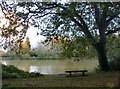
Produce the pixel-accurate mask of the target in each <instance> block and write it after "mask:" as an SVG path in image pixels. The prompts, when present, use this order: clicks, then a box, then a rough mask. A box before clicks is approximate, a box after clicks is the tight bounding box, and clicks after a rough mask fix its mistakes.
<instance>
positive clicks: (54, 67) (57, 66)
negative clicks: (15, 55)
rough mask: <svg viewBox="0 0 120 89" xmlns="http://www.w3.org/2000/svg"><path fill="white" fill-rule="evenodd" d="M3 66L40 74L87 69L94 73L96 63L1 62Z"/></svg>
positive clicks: (69, 61) (85, 61)
mask: <svg viewBox="0 0 120 89" xmlns="http://www.w3.org/2000/svg"><path fill="white" fill-rule="evenodd" d="M2 63H3V64H6V65H7V64H8V65H14V66H16V67H18V68H19V69H22V70H24V71H29V72H40V73H41V74H62V73H65V71H66V70H80V69H87V70H88V71H89V72H91V71H94V69H95V67H97V65H98V61H97V60H95V59H91V60H80V61H78V62H75V61H73V60H2Z"/></svg>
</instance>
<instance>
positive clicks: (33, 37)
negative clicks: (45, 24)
mask: <svg viewBox="0 0 120 89" xmlns="http://www.w3.org/2000/svg"><path fill="white" fill-rule="evenodd" d="M37 32H40V30H38V29H37V28H35V27H33V26H31V27H30V28H29V29H28V31H27V34H26V36H27V37H29V40H30V45H31V47H32V48H35V47H36V46H37V42H41V41H43V40H44V39H45V37H44V36H42V35H37Z"/></svg>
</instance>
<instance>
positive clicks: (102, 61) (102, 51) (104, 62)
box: [95, 42, 110, 71]
mask: <svg viewBox="0 0 120 89" xmlns="http://www.w3.org/2000/svg"><path fill="white" fill-rule="evenodd" d="M95 49H96V51H97V54H98V61H99V66H100V69H101V70H102V71H109V70H110V67H109V64H108V59H107V54H106V44H105V43H102V42H101V43H100V42H99V43H98V44H96V46H95Z"/></svg>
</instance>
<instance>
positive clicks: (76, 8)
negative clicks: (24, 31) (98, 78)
mask: <svg viewBox="0 0 120 89" xmlns="http://www.w3.org/2000/svg"><path fill="white" fill-rule="evenodd" d="M18 6H19V7H24V10H26V11H27V13H25V12H20V11H19V14H20V15H21V14H22V15H21V17H22V16H24V15H25V16H26V14H27V16H28V17H31V20H33V21H32V24H33V25H34V26H38V27H39V28H42V26H41V23H42V22H44V23H45V24H46V26H47V29H42V35H44V36H46V38H47V41H50V40H51V36H60V37H61V38H64V37H66V36H67V37H68V38H69V39H70V40H71V37H76V36H77V37H80V36H83V35H84V36H85V37H86V39H87V41H88V42H89V43H90V44H91V45H92V46H93V47H94V48H95V49H96V51H97V54H98V61H99V65H100V68H101V70H103V71H108V70H109V69H110V68H109V65H108V59H107V54H106V52H107V50H106V36H108V35H109V34H112V33H115V32H117V31H119V30H120V27H119V23H120V22H119V21H120V20H119V19H120V18H119V17H120V10H119V8H120V4H119V3H118V2H117V3H114V2H108V3H104V2H103V3H91V2H85V3H78V2H71V3H57V2H46V3H39V2H30V3H29V2H23V3H18ZM33 7H36V8H34V9H33ZM23 18H24V17H23ZM35 19H36V20H35ZM40 19H43V20H40ZM46 19H47V20H46ZM38 20H40V21H38ZM46 26H45V27H46ZM43 28H44V27H43Z"/></svg>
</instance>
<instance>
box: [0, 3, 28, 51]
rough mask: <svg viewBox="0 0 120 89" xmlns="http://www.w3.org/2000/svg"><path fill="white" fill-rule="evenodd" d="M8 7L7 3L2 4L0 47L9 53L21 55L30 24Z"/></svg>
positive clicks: (0, 5) (0, 9)
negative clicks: (13, 52)
mask: <svg viewBox="0 0 120 89" xmlns="http://www.w3.org/2000/svg"><path fill="white" fill-rule="evenodd" d="M6 5H7V4H6V3H5V2H2V3H0V14H1V18H0V33H1V34H0V38H1V39H0V45H1V46H2V47H3V48H4V49H7V50H8V51H15V52H16V53H20V50H21V47H22V42H23V39H24V37H25V36H26V32H27V28H28V24H27V23H26V22H25V21H24V20H23V19H21V18H20V17H19V16H18V15H16V13H15V12H14V11H12V10H8V8H7V7H6Z"/></svg>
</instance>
